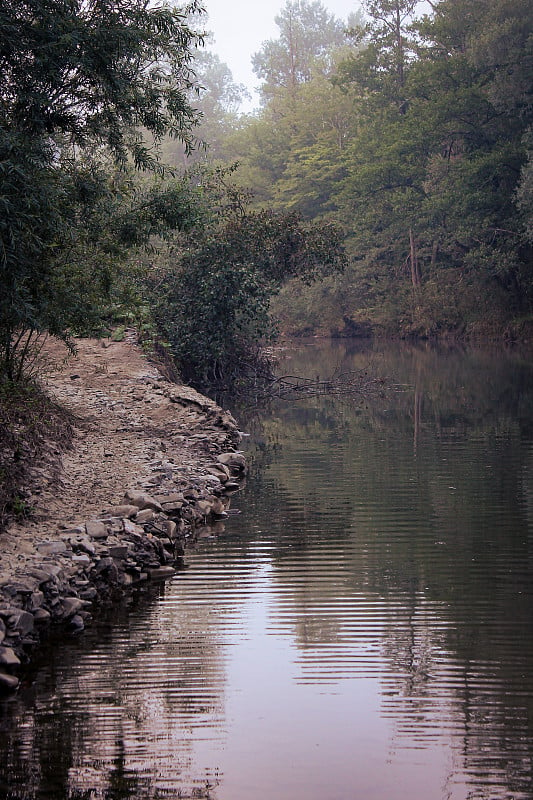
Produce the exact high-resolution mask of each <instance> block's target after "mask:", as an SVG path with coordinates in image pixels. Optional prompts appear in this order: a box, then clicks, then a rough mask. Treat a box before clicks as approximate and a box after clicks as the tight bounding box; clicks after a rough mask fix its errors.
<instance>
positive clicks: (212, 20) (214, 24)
mask: <svg viewBox="0 0 533 800" xmlns="http://www.w3.org/2000/svg"><path fill="white" fill-rule="evenodd" d="M322 2H323V5H324V6H325V7H326V8H327V9H328V10H329V11H331V13H332V14H335V16H336V17H338V18H339V19H343V20H346V18H347V17H348V15H349V14H350V13H351V12H352V11H357V9H358V8H359V2H357V0H322ZM204 5H205V8H206V10H207V13H208V14H209V21H208V23H207V25H206V27H207V28H208V29H209V30H210V31H212V32H213V34H214V37H215V42H214V44H213V45H212V49H213V50H214V51H215V52H216V53H217V54H218V55H219V56H220V60H221V61H224V62H225V63H226V64H227V65H228V67H229V68H230V69H231V71H232V73H233V79H234V81H235V82H236V83H243V84H244V85H245V86H246V87H247V88H248V89H249V90H253V89H254V87H255V86H257V84H258V79H257V77H256V76H255V75H254V72H253V70H252V65H251V57H252V54H253V53H256V52H257V51H258V50H260V48H261V43H262V42H264V41H265V40H266V39H277V37H278V34H279V29H278V26H277V25H276V23H275V22H274V17H275V16H277V14H278V13H279V12H280V10H281V9H282V8H284V6H285V0H270V1H269V0H263V1H261V0H204ZM257 104H258V103H257V98H256V99H255V102H252V103H251V104H247V105H246V107H243V110H246V111H249V110H251V109H252V107H253V106H254V105H255V106H257Z"/></svg>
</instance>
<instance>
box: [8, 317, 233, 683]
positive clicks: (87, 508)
mask: <svg viewBox="0 0 533 800" xmlns="http://www.w3.org/2000/svg"><path fill="white" fill-rule="evenodd" d="M44 357H45V359H46V364H47V367H46V370H45V376H44V378H43V379H42V382H43V385H44V387H45V389H46V392H47V393H48V394H49V395H50V396H51V397H52V398H53V399H54V400H55V401H56V402H57V403H58V404H60V405H61V406H62V407H63V408H64V409H66V411H67V412H68V414H69V417H70V419H71V420H72V424H73V428H74V436H73V442H72V446H71V448H70V449H69V450H67V451H65V452H63V453H62V454H60V453H59V452H58V453H57V454H56V455H57V458H56V459H55V461H54V460H53V459H52V460H51V461H50V462H48V461H47V462H43V464H39V465H35V466H34V468H33V469H32V470H31V474H30V476H29V477H28V480H27V485H26V486H25V487H23V488H24V503H25V505H26V507H27V511H28V516H27V518H25V519H22V520H21V521H18V522H16V523H13V524H11V525H10V526H9V527H8V528H7V530H6V531H4V532H3V533H1V534H0V689H3V690H8V691H10V690H15V689H16V688H17V687H18V684H19V674H20V671H21V669H22V668H23V666H24V664H25V663H28V661H29V660H30V659H31V655H32V652H34V650H35V648H36V647H38V646H39V644H40V643H41V641H42V640H43V639H44V638H46V636H47V632H48V631H49V629H50V626H51V625H54V626H58V625H60V626H62V627H63V628H64V629H65V632H68V633H80V632H81V631H83V629H84V627H85V626H86V625H87V624H88V623H90V620H91V617H92V615H93V614H94V613H95V609H97V608H98V606H99V605H101V604H102V603H104V602H112V601H113V600H116V599H117V598H118V597H120V596H122V595H123V594H124V593H125V592H127V591H129V590H130V589H131V588H133V587H135V586H137V585H142V583H144V582H145V581H149V580H159V579H165V578H168V577H170V576H171V575H172V574H174V572H175V570H176V569H178V568H179V567H180V565H181V564H182V558H183V554H184V549H185V547H186V543H187V541H188V540H190V539H191V538H192V537H196V536H201V535H202V531H203V526H204V525H206V524H207V523H212V522H214V521H216V520H222V519H223V518H224V516H225V515H226V514H227V510H228V506H229V502H230V496H231V494H232V493H233V492H234V491H236V490H237V489H238V488H239V482H238V479H239V478H240V477H241V476H242V474H243V472H244V459H243V457H242V455H241V454H240V453H239V452H238V449H237V448H238V445H239V442H240V438H241V436H240V433H239V431H238V428H237V424H236V422H235V420H234V419H233V417H232V416H231V414H229V412H227V411H224V410H223V409H221V408H219V407H218V406H217V405H216V404H215V403H214V402H213V401H211V400H209V399H208V398H207V397H204V396H203V395H200V394H198V393H197V392H196V391H194V390H193V389H191V388H190V387H187V386H180V385H176V384H174V383H171V382H170V381H168V380H166V379H165V377H164V376H163V375H162V374H161V372H160V371H159V370H158V368H157V366H156V365H155V364H153V363H151V362H150V361H149V360H148V359H147V358H146V356H145V355H144V354H143V352H142V351H141V349H140V348H139V347H138V346H137V344H136V341H135V334H134V332H132V331H131V332H128V333H127V334H126V337H125V339H124V341H121V342H113V341H109V340H93V339H83V340H78V341H77V353H76V355H75V356H68V353H67V351H66V349H65V348H64V347H63V345H61V344H60V343H58V342H54V341H52V340H50V341H49V342H48V343H47V346H46V348H45V351H44ZM51 446H52V447H53V442H52V443H51Z"/></svg>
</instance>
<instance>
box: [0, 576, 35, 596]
mask: <svg viewBox="0 0 533 800" xmlns="http://www.w3.org/2000/svg"><path fill="white" fill-rule="evenodd" d="M0 588H1V589H2V592H3V593H4V594H7V595H9V596H10V597H15V595H17V594H22V595H27V594H31V593H32V592H33V591H34V589H35V588H36V583H35V581H31V580H29V579H26V580H17V579H15V580H13V581H6V582H5V583H3V584H2V586H1V587H0Z"/></svg>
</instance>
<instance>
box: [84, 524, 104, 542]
mask: <svg viewBox="0 0 533 800" xmlns="http://www.w3.org/2000/svg"><path fill="white" fill-rule="evenodd" d="M85 532H86V534H87V536H89V537H90V538H91V539H107V537H108V531H107V527H106V526H105V525H104V523H103V522H100V521H97V520H93V521H92V522H86V523H85Z"/></svg>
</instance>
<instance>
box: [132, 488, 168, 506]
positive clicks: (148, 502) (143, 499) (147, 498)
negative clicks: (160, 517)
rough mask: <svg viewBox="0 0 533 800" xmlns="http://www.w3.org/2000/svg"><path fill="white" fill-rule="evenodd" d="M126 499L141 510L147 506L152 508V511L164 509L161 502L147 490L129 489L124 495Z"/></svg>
mask: <svg viewBox="0 0 533 800" xmlns="http://www.w3.org/2000/svg"><path fill="white" fill-rule="evenodd" d="M124 500H125V501H126V502H127V503H131V505H133V506H137V508H139V509H140V510H141V511H142V510H143V509H145V508H151V509H152V511H162V510H163V509H162V508H161V504H160V503H158V502H157V500H155V498H153V497H152V496H151V495H149V494H147V493H146V492H139V491H137V490H135V489H128V491H127V492H126V494H125V495H124Z"/></svg>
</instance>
